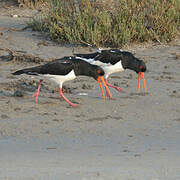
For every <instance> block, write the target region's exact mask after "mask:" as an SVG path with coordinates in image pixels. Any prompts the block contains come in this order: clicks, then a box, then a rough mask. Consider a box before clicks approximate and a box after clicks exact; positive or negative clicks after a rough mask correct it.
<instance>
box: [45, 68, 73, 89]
mask: <svg viewBox="0 0 180 180" xmlns="http://www.w3.org/2000/svg"><path fill="white" fill-rule="evenodd" d="M44 76H45V77H48V78H49V79H50V80H52V81H54V82H55V83H57V84H59V85H61V84H62V83H63V82H65V81H70V80H73V79H75V78H76V75H75V73H74V70H72V71H71V72H70V73H69V74H67V75H52V74H46V75H44Z"/></svg>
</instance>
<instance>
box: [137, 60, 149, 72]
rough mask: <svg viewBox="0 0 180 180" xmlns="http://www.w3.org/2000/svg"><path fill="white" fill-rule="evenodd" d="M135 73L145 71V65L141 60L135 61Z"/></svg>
mask: <svg viewBox="0 0 180 180" xmlns="http://www.w3.org/2000/svg"><path fill="white" fill-rule="evenodd" d="M135 71H136V73H139V72H145V71H146V65H145V63H144V61H142V60H138V61H137V67H136V69H135Z"/></svg>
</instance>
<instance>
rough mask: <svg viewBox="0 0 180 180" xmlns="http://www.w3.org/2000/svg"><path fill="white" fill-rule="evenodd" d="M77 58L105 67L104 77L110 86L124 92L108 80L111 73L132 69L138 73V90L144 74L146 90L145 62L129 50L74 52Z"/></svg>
mask: <svg viewBox="0 0 180 180" xmlns="http://www.w3.org/2000/svg"><path fill="white" fill-rule="evenodd" d="M74 55H75V57H76V58H77V59H82V60H84V61H86V62H89V63H91V64H94V65H98V66H100V67H102V68H103V70H104V72H105V75H104V79H105V82H106V84H107V85H108V86H109V87H112V88H115V89H116V90H117V91H119V92H122V89H121V88H120V87H118V86H113V85H111V84H109V83H108V82H107V79H108V77H109V75H111V74H112V73H117V72H122V71H124V70H125V69H130V70H133V71H135V72H136V73H138V75H139V78H138V90H139V89H140V77H141V76H142V79H143V82H144V88H145V90H146V84H145V79H144V72H145V71H146V65H145V63H144V62H143V61H142V60H140V59H138V58H136V57H135V56H134V55H133V54H132V53H130V52H128V51H121V50H118V49H109V50H99V51H98V52H95V53H90V54H74Z"/></svg>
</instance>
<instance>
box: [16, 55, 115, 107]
mask: <svg viewBox="0 0 180 180" xmlns="http://www.w3.org/2000/svg"><path fill="white" fill-rule="evenodd" d="M20 74H27V75H37V76H40V77H45V78H46V77H48V78H49V79H50V80H52V81H54V82H56V83H57V84H58V85H59V94H60V96H61V97H62V98H63V99H64V100H65V101H66V102H67V103H68V104H69V105H70V106H77V105H78V104H73V103H72V102H70V101H69V100H68V99H67V98H66V97H65V96H64V94H63V92H62V85H63V83H64V82H66V81H70V80H73V79H75V78H76V77H77V76H81V75H82V76H89V77H93V78H94V79H95V80H97V81H98V83H99V86H100V89H101V92H102V95H103V97H104V98H105V96H104V93H103V89H102V86H101V81H102V82H103V84H104V86H105V88H106V91H107V92H108V95H109V96H111V93H110V91H109V89H108V87H107V85H106V83H105V81H104V79H103V76H104V70H103V69H102V68H101V67H99V66H97V65H92V64H90V63H88V62H85V61H83V60H81V59H78V58H75V57H72V56H69V57H64V58H61V59H55V60H53V61H52V62H49V63H47V64H44V65H40V66H36V67H32V68H27V69H22V70H19V71H16V72H14V73H13V75H20ZM100 80H101V81H100ZM42 81H43V79H41V80H40V82H39V85H38V88H37V91H36V93H35V94H34V95H33V96H35V97H36V102H37V101H38V95H39V91H40V87H41V83H42ZM111 97H112V96H111Z"/></svg>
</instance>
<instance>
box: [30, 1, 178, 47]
mask: <svg viewBox="0 0 180 180" xmlns="http://www.w3.org/2000/svg"><path fill="white" fill-rule="evenodd" d="M28 25H29V26H30V27H31V28H33V30H40V31H47V32H49V35H50V37H51V38H52V39H53V40H57V41H58V42H69V43H90V44H92V45H96V46H109V47H122V46H123V45H125V44H129V43H136V42H147V41H158V42H170V41H171V40H173V39H174V38H176V37H177V36H178V35H179V31H180V1H179V0H148V1H147V0H96V1H93V0H50V1H49V3H48V11H46V13H45V14H44V15H43V16H42V18H38V19H37V18H34V19H33V20H32V21H31V22H29V23H28Z"/></svg>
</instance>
